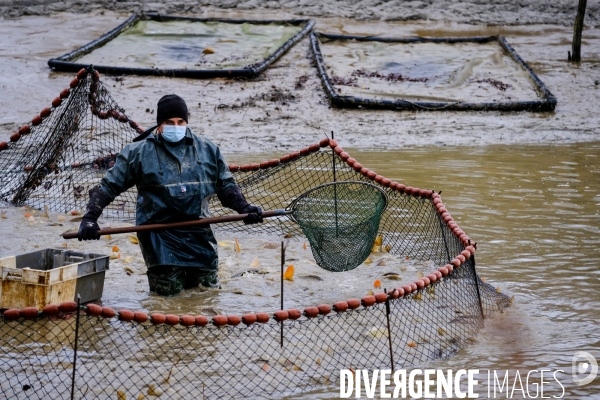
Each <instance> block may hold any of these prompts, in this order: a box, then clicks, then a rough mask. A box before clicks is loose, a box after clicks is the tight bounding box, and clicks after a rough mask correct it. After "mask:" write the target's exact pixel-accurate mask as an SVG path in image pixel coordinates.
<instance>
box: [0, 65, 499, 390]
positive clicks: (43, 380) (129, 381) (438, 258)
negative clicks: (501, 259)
mask: <svg viewBox="0 0 600 400" xmlns="http://www.w3.org/2000/svg"><path fill="white" fill-rule="evenodd" d="M141 131H142V128H140V127H139V126H138V125H137V123H135V122H134V121H132V120H131V119H130V118H129V117H127V115H126V114H125V111H124V110H122V109H121V108H119V107H118V105H117V104H116V103H115V102H114V100H113V99H112V98H111V97H110V94H109V93H108V90H107V88H106V87H105V86H104V85H103V84H102V82H101V81H100V80H99V74H98V72H97V71H94V70H92V69H91V68H90V69H84V70H81V71H79V73H78V76H77V78H75V79H74V80H73V81H72V82H71V85H70V88H69V89H66V90H64V91H63V92H62V94H61V96H59V97H57V98H56V99H55V100H54V101H53V102H52V108H48V109H44V110H42V112H41V113H40V114H39V115H38V116H36V117H35V118H34V119H33V120H32V121H31V123H29V124H27V125H25V126H23V127H22V128H20V129H19V131H18V132H16V133H15V134H13V135H12V136H11V139H10V142H9V143H0V149H2V151H1V152H0V170H1V175H0V181H1V182H0V183H1V184H0V188H1V189H0V190H1V192H0V193H1V196H0V197H1V198H2V200H4V201H7V202H10V203H12V204H15V205H22V204H28V205H30V206H32V207H36V208H43V207H44V206H46V207H48V208H49V209H53V210H59V211H68V210H73V209H80V208H82V207H83V206H84V205H85V204H86V203H87V196H86V193H87V190H89V188H90V187H91V186H93V185H95V184H97V183H98V182H99V180H100V179H101V178H102V177H103V176H104V174H105V170H106V169H107V168H110V166H111V162H113V161H114V155H115V154H116V153H118V151H120V149H121V148H122V147H123V146H124V145H125V144H126V143H128V142H130V141H131V139H132V138H133V137H134V136H136V135H137V134H138V132H141ZM229 168H230V171H232V173H233V175H234V177H235V179H236V180H237V182H238V184H239V186H240V187H241V189H242V191H243V193H244V194H245V196H246V198H247V199H248V201H249V202H251V203H253V204H256V205H258V206H260V207H262V208H263V209H265V210H266V209H281V208H288V209H289V208H292V207H294V204H295V203H294V202H295V200H296V199H298V198H300V197H301V196H302V195H303V194H305V193H306V192H309V191H310V190H312V189H314V188H317V187H319V186H321V185H325V187H327V184H330V183H332V182H342V181H355V182H363V183H368V184H369V185H374V186H377V188H378V189H377V191H378V192H379V191H380V192H382V193H384V194H385V199H386V206H385V209H384V208H383V206H381V210H382V213H380V212H379V213H380V214H381V219H380V221H379V229H378V232H377V233H378V235H379V236H380V237H381V238H382V239H381V243H379V244H378V245H377V246H379V247H380V249H381V251H385V252H388V253H390V254H393V255H396V256H397V257H399V258H404V257H406V258H407V259H411V260H421V261H424V262H428V263H430V265H432V267H431V268H432V270H431V271H430V272H429V273H426V274H425V275H424V276H423V277H421V278H419V279H417V280H416V281H414V282H411V283H408V284H404V285H400V284H398V286H399V287H390V288H387V289H386V290H377V293H376V294H374V295H368V296H365V297H362V298H360V299H358V298H351V299H348V300H343V299H340V300H339V301H337V302H335V303H334V304H333V305H331V304H320V305H311V303H317V302H318V301H317V300H314V302H311V300H310V298H308V299H307V300H306V303H307V306H306V307H305V308H303V309H287V310H279V311H275V312H272V311H270V312H256V313H250V314H245V315H235V314H233V315H216V316H213V317H206V316H203V315H172V314H168V315H164V314H160V313H154V314H150V315H149V314H147V313H145V312H141V311H136V312H134V311H131V310H119V311H115V310H113V309H111V308H109V307H101V306H99V305H96V304H88V305H80V304H77V303H75V302H66V303H62V304H60V305H49V306H46V307H44V309H43V310H41V311H40V310H38V309H37V308H33V307H28V308H24V309H8V310H2V312H1V313H0V393H1V396H0V397H6V398H11V399H20V398H23V399H47V398H52V399H70V398H76V399H94V398H98V399H115V398H117V399H133V398H135V399H138V398H140V395H144V396H146V397H148V396H152V395H156V394H161V397H160V398H168V399H188V398H199V397H200V396H204V397H206V398H217V397H219V398H239V397H241V396H247V397H252V398H273V397H276V398H277V397H282V396H285V395H291V394H294V393H301V392H309V391H312V390H323V389H326V388H327V387H330V388H333V387H334V386H333V385H336V384H338V381H339V370H340V369H347V368H353V369H382V368H395V369H399V368H408V367H410V366H411V365H415V364H423V363H427V362H430V361H432V360H436V359H440V358H444V357H448V356H451V355H452V354H454V353H455V352H456V351H458V350H459V349H460V348H461V347H463V346H465V345H467V344H469V343H471V342H472V341H473V340H474V338H475V336H476V335H477V332H478V331H479V330H480V329H481V327H482V326H483V322H484V318H485V317H486V316H487V315H489V314H490V313H492V312H494V311H499V310H503V309H504V308H506V307H508V306H509V305H510V299H509V298H508V296H506V295H504V294H501V293H498V292H497V291H496V290H495V288H494V287H492V286H491V285H489V284H488V283H485V282H483V281H482V280H481V279H480V278H479V277H478V275H477V273H476V271H475V256H474V254H475V251H476V244H475V243H474V242H472V241H471V239H470V238H469V237H468V236H467V234H466V233H464V232H463V231H462V230H461V229H460V227H459V226H458V225H457V223H456V222H455V221H454V220H453V218H452V216H451V215H450V214H449V212H448V211H447V210H446V208H445V207H444V204H443V203H442V199H441V196H440V194H439V193H436V192H435V191H433V190H426V189H419V188H415V187H410V186H406V185H404V184H400V183H398V182H393V181H391V180H390V179H387V178H385V177H383V176H381V175H378V174H377V173H376V172H374V171H372V170H370V169H368V168H367V167H364V166H363V165H361V164H360V163H359V162H358V161H357V160H356V159H354V158H352V157H350V155H349V154H348V153H347V152H346V151H344V149H343V148H342V147H340V146H339V145H338V143H337V142H336V141H335V140H332V139H331V140H330V139H323V140H322V141H321V142H320V143H316V144H313V145H311V146H308V147H306V148H304V149H302V150H300V151H299V152H294V153H291V154H287V155H284V156H283V157H280V158H278V159H272V160H268V161H264V162H262V163H253V164H244V165H230V166H229ZM135 196H136V194H135V191H128V192H126V193H124V194H123V195H122V197H120V198H119V199H117V200H115V202H113V205H111V207H109V208H108V209H105V214H104V216H105V217H107V218H113V219H117V218H118V219H132V217H133V215H134V213H135V209H134V205H135ZM333 198H334V199H335V198H336V196H335V194H334V196H333ZM210 207H211V210H212V212H213V214H214V215H215V216H216V215H226V214H228V213H232V211H231V210H229V209H224V208H223V207H221V206H220V204H219V203H218V201H216V200H215V201H213V202H212V203H211V205H210ZM353 207H358V209H360V205H354V206H353ZM353 212H354V211H353ZM218 229H220V230H228V231H233V232H236V231H237V232H241V231H243V232H247V233H257V234H258V233H260V234H264V235H268V236H270V237H277V238H281V237H282V236H283V237H288V238H292V239H293V238H297V239H300V240H304V236H303V233H302V230H301V229H300V227H299V226H298V224H297V223H296V222H294V221H293V220H292V219H291V217H290V216H282V217H277V218H272V219H268V220H265V222H264V223H263V224H256V225H244V224H242V223H231V224H228V225H221V226H219V227H218ZM346 273H352V272H346Z"/></svg>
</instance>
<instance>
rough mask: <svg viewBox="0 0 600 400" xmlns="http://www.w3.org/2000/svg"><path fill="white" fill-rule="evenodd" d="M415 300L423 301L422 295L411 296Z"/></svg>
mask: <svg viewBox="0 0 600 400" xmlns="http://www.w3.org/2000/svg"><path fill="white" fill-rule="evenodd" d="M413 299H415V300H423V293H421V292H419V293H417V294H415V295H414V296H413Z"/></svg>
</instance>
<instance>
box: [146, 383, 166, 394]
mask: <svg viewBox="0 0 600 400" xmlns="http://www.w3.org/2000/svg"><path fill="white" fill-rule="evenodd" d="M161 394H163V391H162V389H161V388H157V387H156V386H154V384H152V383H151V384H149V385H148V396H156V397H158V396H160V395H161Z"/></svg>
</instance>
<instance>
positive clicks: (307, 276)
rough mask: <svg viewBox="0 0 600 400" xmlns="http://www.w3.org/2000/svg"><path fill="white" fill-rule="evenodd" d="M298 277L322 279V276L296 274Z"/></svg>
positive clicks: (314, 279)
mask: <svg viewBox="0 0 600 400" xmlns="http://www.w3.org/2000/svg"><path fill="white" fill-rule="evenodd" d="M298 278H302V279H308V280H313V281H322V280H323V278H321V277H320V276H317V275H298Z"/></svg>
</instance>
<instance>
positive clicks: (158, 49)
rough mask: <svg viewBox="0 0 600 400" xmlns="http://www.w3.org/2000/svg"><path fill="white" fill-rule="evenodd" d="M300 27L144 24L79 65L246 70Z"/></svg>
mask: <svg viewBox="0 0 600 400" xmlns="http://www.w3.org/2000/svg"><path fill="white" fill-rule="evenodd" d="M301 29H302V28H301V27H300V26H296V25H289V24H283V23H282V24H250V23H244V24H232V23H224V22H197V21H194V22H191V21H167V22H158V21H140V22H138V23H136V24H135V25H134V26H133V27H131V28H129V29H126V30H125V31H124V32H123V33H121V34H120V35H119V36H117V37H116V38H115V39H113V40H111V41H109V42H108V43H106V44H105V45H104V46H102V47H99V48H97V49H95V50H93V51H92V52H91V53H89V54H86V55H84V56H83V57H81V58H79V59H77V62H78V63H83V64H92V65H105V66H116V67H130V68H158V69H227V68H242V67H244V66H247V65H250V64H254V63H257V62H261V61H263V60H264V59H265V58H267V57H268V56H269V55H271V54H272V53H274V52H275V51H276V50H277V49H278V48H279V47H280V46H281V45H283V44H284V43H285V42H286V41H287V40H289V39H290V38H291V37H293V36H294V35H295V34H296V33H298V32H300V30H301Z"/></svg>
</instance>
